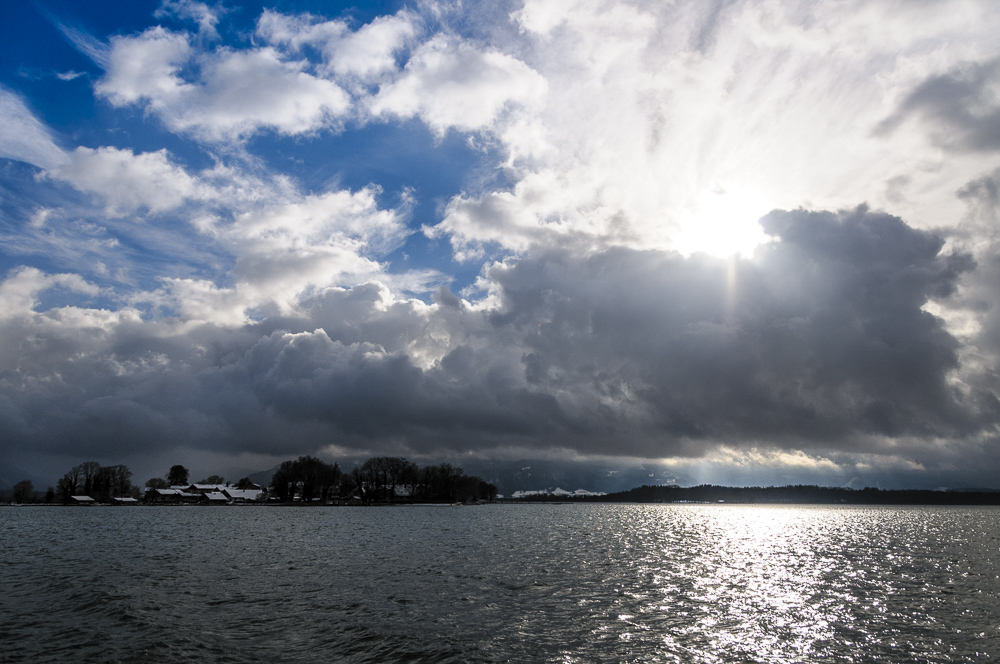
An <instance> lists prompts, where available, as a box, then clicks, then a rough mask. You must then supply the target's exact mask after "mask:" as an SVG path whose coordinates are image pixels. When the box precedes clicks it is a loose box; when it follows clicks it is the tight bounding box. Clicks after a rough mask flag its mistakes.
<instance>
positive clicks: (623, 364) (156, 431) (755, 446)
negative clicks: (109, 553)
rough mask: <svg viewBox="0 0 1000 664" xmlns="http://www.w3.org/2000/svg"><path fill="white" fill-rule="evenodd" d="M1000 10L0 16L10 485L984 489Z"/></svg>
mask: <svg viewBox="0 0 1000 664" xmlns="http://www.w3.org/2000/svg"><path fill="white" fill-rule="evenodd" d="M997 34H1000V8H998V7H997V5H996V3H995V2H993V0H982V1H975V0H948V1H946V2H935V1H933V0H914V1H912V2H898V1H889V0H845V1H843V2H836V3H826V2H823V3H815V2H807V1H802V2H796V1H793V0H787V1H782V0H757V1H754V0H750V1H742V0H741V1H739V2H723V1H715V2H709V1H703V0H698V1H693V0H691V1H689V0H676V2H615V1H604V0H524V1H523V2H522V1H520V0H514V1H512V2H504V1H499V2H491V3H463V2H460V1H455V2H452V1H448V0H442V1H432V0H417V1H416V2H412V3H398V2H373V3H369V4H351V3H340V2H318V1H309V0H302V1H294V0H274V2H270V3H242V4H237V3H234V2H227V1H225V0H223V1H222V2H219V3H203V2H196V1H194V0H163V1H162V2H155V1H154V2H147V1H144V0H115V1H111V0H98V1H95V2H88V3H78V2H71V1H69V0H37V1H33V2H29V1H22V0H10V1H8V2H4V3H3V5H2V7H0V38H2V44H3V46H2V48H0V466H4V467H6V468H7V474H8V475H12V477H11V478H9V479H12V480H14V481H16V479H19V478H17V477H13V475H14V474H16V473H17V472H21V471H22V470H23V471H25V472H28V471H30V472H32V473H34V474H35V475H36V476H43V477H48V476H51V477H53V478H54V477H58V476H59V475H61V474H62V473H63V472H65V471H66V470H68V469H69V468H70V467H71V466H73V465H75V464H77V463H80V462H81V461H84V460H97V461H99V462H101V463H105V464H115V463H126V464H128V465H129V466H130V467H131V468H132V469H133V472H134V473H135V474H136V477H137V479H138V480H140V481H142V480H143V479H144V478H145V477H146V476H149V475H162V474H163V473H165V472H166V470H167V469H168V468H169V466H170V465H172V464H174V463H182V464H185V465H187V466H188V467H189V468H191V469H192V472H193V473H194V474H195V475H208V474H213V473H220V474H226V475H227V476H230V474H234V473H235V474H238V473H243V472H253V471H256V470H261V469H264V468H269V467H271V466H273V465H274V464H276V463H278V462H280V461H282V460H284V459H288V458H293V457H295V456H298V455H302V454H313V455H318V456H320V457H323V458H326V459H329V460H336V459H337V458H340V457H343V456H351V455H353V456H358V455H366V454H371V455H393V456H406V457H408V458H411V459H414V460H417V461H419V460H421V459H441V458H449V459H455V460H458V461H461V459H470V458H475V459H484V458H496V459H519V458H527V459H530V458H538V459H566V460H593V459H609V460H610V459H619V460H620V459H632V460H644V461H648V462H656V463H662V464H663V465H664V467H665V468H668V469H674V470H676V472H677V473H684V474H686V475H687V476H690V477H693V478H694V479H695V480H696V481H699V482H718V483H730V484H785V483H800V482H801V483H817V484H825V485H848V486H876V485H877V486H883V487H886V488H894V487H924V488H935V487H941V486H948V487H996V488H1000V428H998V426H1000V400H998V392H1000V380H998V378H1000V373H998V369H1000V315H998V304H1000V288H998V286H1000V238H998V232H997V229H998V221H1000V218H998V217H1000V41H998V40H997V39H996V35H997Z"/></svg>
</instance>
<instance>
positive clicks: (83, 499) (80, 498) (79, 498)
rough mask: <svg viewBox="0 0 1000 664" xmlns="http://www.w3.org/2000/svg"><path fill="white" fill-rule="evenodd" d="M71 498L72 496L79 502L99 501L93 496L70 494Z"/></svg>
mask: <svg viewBox="0 0 1000 664" xmlns="http://www.w3.org/2000/svg"><path fill="white" fill-rule="evenodd" d="M70 498H72V499H73V500H75V501H76V502H78V503H93V502H97V501H95V500H94V499H93V498H91V497H90V496H70Z"/></svg>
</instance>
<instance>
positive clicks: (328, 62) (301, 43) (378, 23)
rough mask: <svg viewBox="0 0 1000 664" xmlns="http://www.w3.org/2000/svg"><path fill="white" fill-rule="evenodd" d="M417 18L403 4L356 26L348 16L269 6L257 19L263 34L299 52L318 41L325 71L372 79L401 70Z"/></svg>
mask: <svg viewBox="0 0 1000 664" xmlns="http://www.w3.org/2000/svg"><path fill="white" fill-rule="evenodd" d="M417 23H418V19H417V17H416V16H415V15H414V14H411V13H410V12H408V11H406V10H402V11H400V12H399V13H397V14H394V15H392V16H380V17H378V18H376V19H375V20H373V21H372V22H371V23H367V24H365V25H363V26H361V27H360V28H359V29H357V30H356V31H351V29H350V27H349V25H348V24H347V22H346V21H339V20H336V21H320V20H317V19H316V18H315V17H313V16H311V15H309V14H304V15H296V16H290V15H286V14H280V13H278V12H275V11H272V10H265V11H264V13H263V14H261V16H260V18H259V19H258V20H257V34H258V35H259V36H261V37H262V38H264V39H266V40H267V41H268V42H270V43H271V44H274V45H275V46H282V47H287V48H290V49H291V50H293V51H295V52H300V51H301V50H302V49H303V47H305V46H312V47H315V48H317V49H319V50H320V52H321V54H322V64H321V65H320V67H319V69H320V71H322V72H323V73H324V74H326V75H328V76H336V77H342V78H348V79H356V80H357V81H359V82H361V83H365V84H371V83H374V82H378V81H379V80H380V79H382V78H383V77H384V76H385V75H387V74H391V73H394V72H396V71H398V69H399V67H398V65H397V62H396V59H397V56H398V55H400V54H401V52H402V51H403V50H404V49H405V48H406V47H407V46H408V45H410V43H411V42H412V41H413V40H414V39H415V37H416V35H417V32H418V26H417Z"/></svg>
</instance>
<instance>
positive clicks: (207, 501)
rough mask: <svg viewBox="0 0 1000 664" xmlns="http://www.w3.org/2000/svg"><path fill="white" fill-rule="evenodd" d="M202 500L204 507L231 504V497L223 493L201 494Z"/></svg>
mask: <svg viewBox="0 0 1000 664" xmlns="http://www.w3.org/2000/svg"><path fill="white" fill-rule="evenodd" d="M200 498H201V503H202V504H203V505H227V504H228V503H229V496H227V495H226V494H224V493H222V492H221V491H209V492H208V493H203V494H200Z"/></svg>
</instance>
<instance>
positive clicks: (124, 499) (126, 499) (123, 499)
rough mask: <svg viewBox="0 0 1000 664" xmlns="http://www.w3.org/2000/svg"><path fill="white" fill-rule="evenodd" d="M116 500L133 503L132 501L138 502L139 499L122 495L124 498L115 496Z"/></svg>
mask: <svg viewBox="0 0 1000 664" xmlns="http://www.w3.org/2000/svg"><path fill="white" fill-rule="evenodd" d="M115 502H116V503H124V504H131V503H138V502H139V501H138V500H136V499H135V498H128V497H122V498H115Z"/></svg>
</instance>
